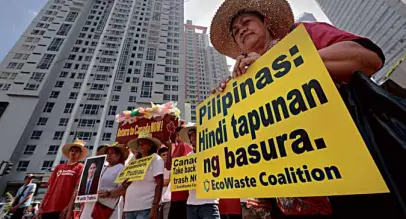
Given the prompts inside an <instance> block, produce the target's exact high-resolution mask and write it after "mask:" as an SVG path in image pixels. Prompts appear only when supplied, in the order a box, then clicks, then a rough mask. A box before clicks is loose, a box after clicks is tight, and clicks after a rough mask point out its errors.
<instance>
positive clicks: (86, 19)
mask: <svg viewBox="0 0 406 219" xmlns="http://www.w3.org/2000/svg"><path fill="white" fill-rule="evenodd" d="M183 10H184V8H183V0H149V1H147V0H49V1H48V2H47V3H46V5H45V6H44V7H43V9H42V10H41V11H40V12H39V13H38V15H37V16H36V17H35V18H34V20H33V21H32V23H31V24H30V25H29V27H28V28H27V30H26V31H25V32H24V33H23V35H22V36H21V38H20V39H19V40H18V42H17V43H16V44H15V45H14V47H13V48H12V49H11V51H10V52H9V53H8V55H7V56H6V57H5V58H4V60H3V61H2V62H1V64H0V139H3V142H2V145H1V152H2V153H0V160H10V161H11V162H13V163H14V169H13V172H12V174H10V175H7V176H5V177H3V178H2V179H1V182H0V185H1V186H3V187H2V188H0V190H3V189H4V186H5V185H7V184H9V185H12V184H13V183H18V182H22V180H23V178H24V176H25V174H26V173H27V172H30V173H42V172H49V171H50V170H51V169H52V168H53V167H54V166H56V165H57V164H59V163H60V162H61V161H64V158H63V156H61V149H62V145H64V144H66V143H69V142H72V141H73V140H74V139H75V138H79V139H81V140H84V141H86V142H87V147H88V148H89V149H90V152H91V154H95V149H96V148H97V146H98V145H100V144H103V143H109V142H112V141H114V139H115V136H116V130H117V126H118V124H117V123H115V121H114V118H115V115H116V114H117V113H119V112H120V111H122V110H126V109H131V108H133V107H138V106H150V102H154V103H164V102H168V101H175V102H178V108H180V110H181V111H183V110H184V109H183V108H184V101H185V96H184V95H185V88H184V85H185V81H184V80H185V77H184V75H185V69H184V66H185V63H184V60H185V55H184V51H185V49H184V32H183Z"/></svg>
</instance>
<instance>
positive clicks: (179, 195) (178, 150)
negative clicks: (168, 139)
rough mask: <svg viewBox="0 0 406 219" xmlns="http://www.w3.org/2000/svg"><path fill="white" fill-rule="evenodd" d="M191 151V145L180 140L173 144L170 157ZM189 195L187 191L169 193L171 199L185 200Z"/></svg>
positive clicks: (184, 154) (180, 155)
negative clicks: (173, 147)
mask: <svg viewBox="0 0 406 219" xmlns="http://www.w3.org/2000/svg"><path fill="white" fill-rule="evenodd" d="M192 151H193V148H192V146H190V145H188V144H186V143H185V142H180V143H178V144H177V145H175V149H174V150H173V152H172V158H177V157H183V156H186V155H188V154H189V153H190V152H192ZM188 197H189V191H179V192H172V193H171V201H175V202H176V201H186V200H187V199H188Z"/></svg>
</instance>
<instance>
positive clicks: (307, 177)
mask: <svg viewBox="0 0 406 219" xmlns="http://www.w3.org/2000/svg"><path fill="white" fill-rule="evenodd" d="M303 169H304V173H305V175H306V179H307V182H311V181H312V178H311V177H310V173H309V171H308V170H307V165H303Z"/></svg>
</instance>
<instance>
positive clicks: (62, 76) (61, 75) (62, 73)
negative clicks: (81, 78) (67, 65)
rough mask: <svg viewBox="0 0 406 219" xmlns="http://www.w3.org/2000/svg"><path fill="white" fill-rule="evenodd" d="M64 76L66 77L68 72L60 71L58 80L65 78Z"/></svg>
mask: <svg viewBox="0 0 406 219" xmlns="http://www.w3.org/2000/svg"><path fill="white" fill-rule="evenodd" d="M66 76H68V72H66V71H62V72H61V74H59V77H60V78H65V77H66Z"/></svg>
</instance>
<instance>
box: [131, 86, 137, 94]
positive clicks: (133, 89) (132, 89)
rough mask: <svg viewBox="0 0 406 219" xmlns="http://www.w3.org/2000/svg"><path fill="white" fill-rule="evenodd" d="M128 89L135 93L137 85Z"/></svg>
mask: <svg viewBox="0 0 406 219" xmlns="http://www.w3.org/2000/svg"><path fill="white" fill-rule="evenodd" d="M130 91H131V92H132V93H136V92H137V91H138V87H136V86H131V88H130Z"/></svg>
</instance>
